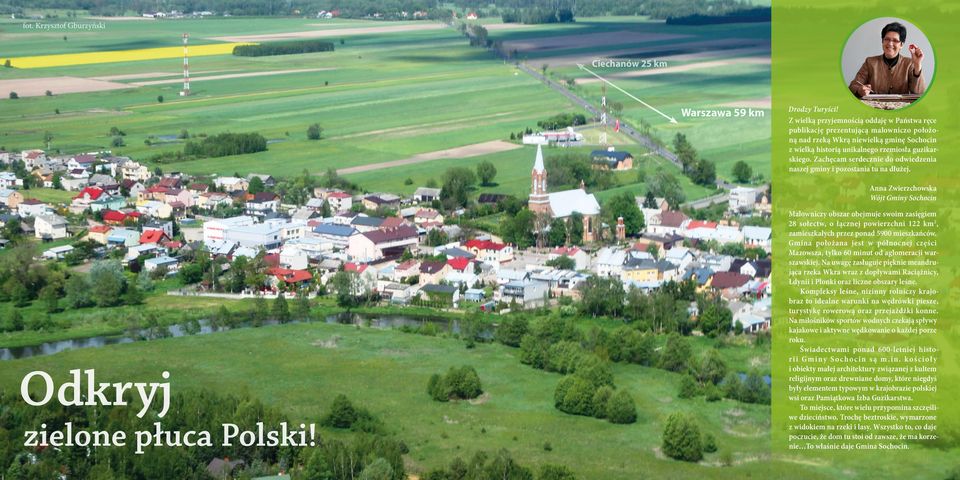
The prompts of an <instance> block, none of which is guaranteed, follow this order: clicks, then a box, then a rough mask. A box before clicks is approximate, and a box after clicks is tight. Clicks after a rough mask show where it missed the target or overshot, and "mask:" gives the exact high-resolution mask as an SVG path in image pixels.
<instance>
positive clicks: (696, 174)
mask: <svg viewBox="0 0 960 480" xmlns="http://www.w3.org/2000/svg"><path fill="white" fill-rule="evenodd" d="M690 180H692V181H693V183H696V184H697V185H703V186H705V187H713V186H714V184H715V183H716V181H717V166H716V164H714V163H713V162H711V161H710V160H707V159H703V158H701V159H700V160H698V161H697V162H696V163H695V164H694V166H693V169H692V170H691V172H690Z"/></svg>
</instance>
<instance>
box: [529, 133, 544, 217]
mask: <svg viewBox="0 0 960 480" xmlns="http://www.w3.org/2000/svg"><path fill="white" fill-rule="evenodd" d="M530 179H531V181H532V185H531V188H530V201H529V203H528V207H527V208H529V209H530V211H531V212H535V213H550V197H549V196H548V195H547V169H546V168H544V166H543V150H542V148H541V146H540V145H537V159H536V161H534V162H533V171H531V172H530Z"/></svg>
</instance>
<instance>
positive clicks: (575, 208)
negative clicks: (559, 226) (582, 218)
mask: <svg viewBox="0 0 960 480" xmlns="http://www.w3.org/2000/svg"><path fill="white" fill-rule="evenodd" d="M549 197H550V210H551V211H553V216H554V217H556V218H565V217H569V216H570V215H571V214H572V213H573V212H580V214H581V215H599V214H600V204H599V203H597V197H594V196H593V194H592V193H587V192H585V191H583V190H581V189H579V188H578V189H576V190H564V191H562V192H554V193H551V194H549Z"/></svg>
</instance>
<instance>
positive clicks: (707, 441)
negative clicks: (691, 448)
mask: <svg viewBox="0 0 960 480" xmlns="http://www.w3.org/2000/svg"><path fill="white" fill-rule="evenodd" d="M703 451H704V452H707V453H713V452H716V451H717V440H716V439H714V438H713V435H712V434H709V433H705V434H703Z"/></svg>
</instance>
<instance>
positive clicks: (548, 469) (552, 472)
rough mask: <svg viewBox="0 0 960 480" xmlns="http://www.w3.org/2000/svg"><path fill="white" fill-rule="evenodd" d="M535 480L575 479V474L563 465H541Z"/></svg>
mask: <svg viewBox="0 0 960 480" xmlns="http://www.w3.org/2000/svg"><path fill="white" fill-rule="evenodd" d="M537 480H577V476H576V475H574V474H573V472H572V471H571V470H570V469H569V468H567V467H565V466H563V465H543V466H541V467H540V473H539V474H538V475H537Z"/></svg>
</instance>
